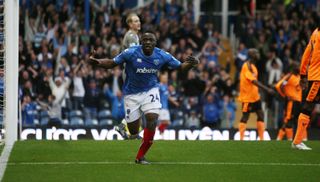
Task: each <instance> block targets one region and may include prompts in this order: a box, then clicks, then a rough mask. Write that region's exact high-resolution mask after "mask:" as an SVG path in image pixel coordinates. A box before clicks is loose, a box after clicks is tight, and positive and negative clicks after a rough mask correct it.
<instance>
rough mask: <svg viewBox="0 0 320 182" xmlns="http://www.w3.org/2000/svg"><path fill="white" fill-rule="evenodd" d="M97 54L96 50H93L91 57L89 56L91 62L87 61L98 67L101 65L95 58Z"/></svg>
mask: <svg viewBox="0 0 320 182" xmlns="http://www.w3.org/2000/svg"><path fill="white" fill-rule="evenodd" d="M95 54H96V50H93V51H92V52H91V53H90V56H89V60H87V62H88V63H89V64H91V65H97V64H99V60H98V59H96V58H95V57H94V56H95Z"/></svg>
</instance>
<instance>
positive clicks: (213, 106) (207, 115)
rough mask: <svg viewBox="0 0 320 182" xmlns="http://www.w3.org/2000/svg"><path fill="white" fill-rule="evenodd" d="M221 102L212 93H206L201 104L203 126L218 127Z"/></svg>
mask: <svg viewBox="0 0 320 182" xmlns="http://www.w3.org/2000/svg"><path fill="white" fill-rule="evenodd" d="M221 111H222V107H221V103H219V101H218V100H216V98H214V96H213V95H212V94H208V95H207V96H206V98H205V101H204V104H203V126H208V127H210V128H219V127H220V124H221Z"/></svg>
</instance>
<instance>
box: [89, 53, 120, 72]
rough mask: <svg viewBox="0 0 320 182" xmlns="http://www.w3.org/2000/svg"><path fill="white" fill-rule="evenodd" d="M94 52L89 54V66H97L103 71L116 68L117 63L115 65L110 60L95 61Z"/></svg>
mask: <svg viewBox="0 0 320 182" xmlns="http://www.w3.org/2000/svg"><path fill="white" fill-rule="evenodd" d="M94 54H95V51H93V53H91V55H90V57H89V61H88V62H89V64H91V65H94V66H99V67H102V68H105V69H111V68H114V67H116V66H117V63H115V62H114V61H113V60H112V59H109V58H104V59H97V58H95V57H94Z"/></svg>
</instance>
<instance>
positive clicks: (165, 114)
mask: <svg viewBox="0 0 320 182" xmlns="http://www.w3.org/2000/svg"><path fill="white" fill-rule="evenodd" d="M159 121H160V122H161V121H170V113H169V110H168V109H160V112H159Z"/></svg>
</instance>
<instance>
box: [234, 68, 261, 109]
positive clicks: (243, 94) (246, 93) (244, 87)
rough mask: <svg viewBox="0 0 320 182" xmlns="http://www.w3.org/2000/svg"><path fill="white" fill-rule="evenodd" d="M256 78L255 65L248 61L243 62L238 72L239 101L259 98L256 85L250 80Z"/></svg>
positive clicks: (254, 100)
mask: <svg viewBox="0 0 320 182" xmlns="http://www.w3.org/2000/svg"><path fill="white" fill-rule="evenodd" d="M249 66H250V67H251V69H250V68H249ZM257 79H258V70H257V67H256V66H255V65H254V64H251V63H249V62H246V63H244V64H243V65H242V68H241V72H240V93H239V97H238V99H239V101H240V102H250V103H253V102H256V101H258V100H260V94H259V89H258V86H256V85H255V84H253V83H252V81H254V80H257Z"/></svg>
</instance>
